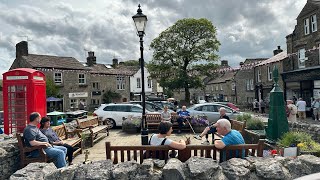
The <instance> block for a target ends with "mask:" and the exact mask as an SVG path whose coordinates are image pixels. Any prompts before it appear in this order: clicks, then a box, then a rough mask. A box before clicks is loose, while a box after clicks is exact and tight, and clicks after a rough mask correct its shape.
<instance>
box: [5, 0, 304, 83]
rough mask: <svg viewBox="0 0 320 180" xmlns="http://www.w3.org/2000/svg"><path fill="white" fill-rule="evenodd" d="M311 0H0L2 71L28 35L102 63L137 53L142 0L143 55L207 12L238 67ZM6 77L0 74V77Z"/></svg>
mask: <svg viewBox="0 0 320 180" xmlns="http://www.w3.org/2000/svg"><path fill="white" fill-rule="evenodd" d="M306 2H307V0H281V1H280V0H223V1H221V0H140V1H138V0H90V1H87V0H64V1H62V0H42V1H39V0H0V9H1V11H0V27H1V28H0V62H1V63H0V73H1V74H2V73H4V72H6V71H7V70H8V69H9V68H10V66H11V64H12V62H13V61H14V59H15V44H17V43H18V42H20V41H28V44H29V53H30V54H43V55H56V56H67V57H75V58H76V59H78V60H79V61H81V62H84V61H86V57H87V52H88V51H94V52H95V56H96V57H97V63H105V64H108V63H109V64H110V63H112V59H113V58H114V57H115V58H118V59H119V61H126V60H131V59H138V58H139V57H140V51H139V37H138V36H137V35H136V29H135V26H134V23H133V20H132V16H133V15H135V14H136V13H137V8H138V7H137V6H138V4H139V3H140V4H141V9H142V11H143V14H145V15H147V17H148V24H147V27H146V30H145V32H146V36H145V37H144V47H145V48H144V49H145V51H144V56H145V61H147V62H148V61H150V60H151V59H152V50H151V49H150V43H151V41H152V40H153V39H154V38H156V37H158V35H159V34H160V33H161V32H162V31H164V30H166V29H167V28H169V27H170V26H172V25H173V24H174V23H175V22H176V21H177V20H179V19H183V18H197V19H198V18H207V19H208V20H210V21H211V22H212V23H213V25H214V26H215V27H216V28H217V38H218V40H219V41H220V43H221V46H220V48H219V52H218V55H219V57H220V60H228V61H229V65H231V66H233V67H235V66H238V65H239V63H240V62H241V61H244V60H245V59H246V58H268V57H271V56H272V55H273V50H274V49H276V48H277V46H281V48H282V49H283V50H286V38H285V37H286V35H288V34H290V33H292V31H293V30H294V27H295V25H296V17H297V16H298V14H299V13H300V11H301V10H302V8H303V6H304V5H305V4H306ZM0 79H1V77H0Z"/></svg>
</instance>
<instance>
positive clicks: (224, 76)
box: [208, 71, 236, 84]
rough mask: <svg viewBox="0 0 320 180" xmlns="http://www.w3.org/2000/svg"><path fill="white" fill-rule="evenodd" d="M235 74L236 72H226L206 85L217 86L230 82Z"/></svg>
mask: <svg viewBox="0 0 320 180" xmlns="http://www.w3.org/2000/svg"><path fill="white" fill-rule="evenodd" d="M235 74H236V71H226V72H225V73H224V74H221V75H220V76H219V77H217V78H215V79H213V80H211V81H209V82H208V84H217V83H223V82H226V81H229V80H232V78H233V77H234V75H235Z"/></svg>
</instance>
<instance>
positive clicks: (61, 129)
mask: <svg viewBox="0 0 320 180" xmlns="http://www.w3.org/2000/svg"><path fill="white" fill-rule="evenodd" d="M52 130H53V131H54V132H55V133H57V135H58V137H59V138H60V139H61V140H63V142H64V143H66V144H68V145H70V146H72V147H78V149H77V150H76V151H74V152H73V156H75V155H76V154H77V153H78V152H79V153H80V154H82V139H81V134H80V132H79V131H78V130H74V131H67V128H66V126H65V125H64V123H63V124H61V125H59V126H53V127H52Z"/></svg>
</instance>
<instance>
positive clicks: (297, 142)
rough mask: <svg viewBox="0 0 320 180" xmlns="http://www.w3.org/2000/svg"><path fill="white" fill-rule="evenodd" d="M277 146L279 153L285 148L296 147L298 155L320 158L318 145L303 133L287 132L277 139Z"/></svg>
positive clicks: (319, 145) (319, 146)
mask: <svg viewBox="0 0 320 180" xmlns="http://www.w3.org/2000/svg"><path fill="white" fill-rule="evenodd" d="M277 145H278V147H279V148H280V152H282V151H284V149H285V148H289V147H297V149H298V154H312V155H315V156H318V157H319V156H320V144H319V143H317V142H315V141H314V140H313V139H312V137H311V136H310V135H309V134H307V133H305V132H296V131H290V132H287V133H285V134H284V135H283V136H282V137H281V138H280V139H279V141H278V142H277ZM282 154H283V153H282Z"/></svg>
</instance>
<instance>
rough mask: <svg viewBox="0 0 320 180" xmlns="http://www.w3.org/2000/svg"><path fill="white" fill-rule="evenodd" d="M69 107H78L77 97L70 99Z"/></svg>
mask: <svg viewBox="0 0 320 180" xmlns="http://www.w3.org/2000/svg"><path fill="white" fill-rule="evenodd" d="M70 108H78V103H77V99H70Z"/></svg>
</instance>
